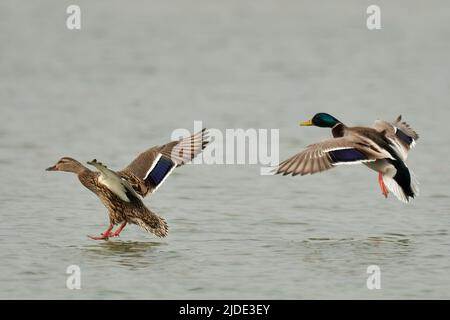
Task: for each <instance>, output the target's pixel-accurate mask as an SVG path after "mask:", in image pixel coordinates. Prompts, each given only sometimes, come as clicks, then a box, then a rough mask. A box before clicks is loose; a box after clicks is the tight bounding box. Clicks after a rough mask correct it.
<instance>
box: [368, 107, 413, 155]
mask: <svg viewBox="0 0 450 320" xmlns="http://www.w3.org/2000/svg"><path fill="white" fill-rule="evenodd" d="M372 127H373V128H374V129H375V130H377V131H379V132H384V134H385V136H386V138H387V139H388V140H389V142H390V144H391V145H392V146H393V147H394V148H395V150H396V151H397V154H398V155H399V156H400V158H401V159H402V160H403V161H405V160H406V159H407V158H408V153H409V151H410V150H411V148H413V147H414V146H415V145H416V141H417V140H418V139H419V135H418V134H417V132H415V131H414V130H413V129H412V128H411V127H410V125H409V124H408V123H406V122H405V121H402V116H401V115H400V116H398V117H397V119H396V120H395V121H393V122H387V121H384V120H376V121H375V122H374V124H373V126H372Z"/></svg>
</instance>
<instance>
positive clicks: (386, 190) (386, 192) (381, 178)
mask: <svg viewBox="0 0 450 320" xmlns="http://www.w3.org/2000/svg"><path fill="white" fill-rule="evenodd" d="M378 183H379V184H380V188H381V193H382V194H383V195H384V197H385V198H387V196H388V193H389V191H388V189H387V188H386V185H385V184H384V181H383V175H382V174H381V172H378Z"/></svg>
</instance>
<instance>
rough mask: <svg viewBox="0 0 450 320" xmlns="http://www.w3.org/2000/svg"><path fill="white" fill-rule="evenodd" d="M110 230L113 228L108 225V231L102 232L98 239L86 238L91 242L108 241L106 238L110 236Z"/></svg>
mask: <svg viewBox="0 0 450 320" xmlns="http://www.w3.org/2000/svg"><path fill="white" fill-rule="evenodd" d="M112 228H113V225H112V224H110V225H109V227H108V229H106V230H105V232H103V233H102V234H101V235H100V236H99V237H93V236H88V237H89V238H91V239H93V240H108V238H109V237H110V236H111V230H112Z"/></svg>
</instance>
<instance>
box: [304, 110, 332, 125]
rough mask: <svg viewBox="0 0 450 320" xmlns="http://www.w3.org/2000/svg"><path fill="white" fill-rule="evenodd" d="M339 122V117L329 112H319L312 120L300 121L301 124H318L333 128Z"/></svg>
mask: <svg viewBox="0 0 450 320" xmlns="http://www.w3.org/2000/svg"><path fill="white" fill-rule="evenodd" d="M338 123H341V122H340V121H339V120H338V119H336V118H335V117H333V116H332V115H329V114H328V113H323V112H320V113H317V114H316V115H315V116H314V117H313V118H312V119H311V120H307V121H303V122H300V125H301V126H316V127H321V128H333V127H334V126H335V125H337V124H338Z"/></svg>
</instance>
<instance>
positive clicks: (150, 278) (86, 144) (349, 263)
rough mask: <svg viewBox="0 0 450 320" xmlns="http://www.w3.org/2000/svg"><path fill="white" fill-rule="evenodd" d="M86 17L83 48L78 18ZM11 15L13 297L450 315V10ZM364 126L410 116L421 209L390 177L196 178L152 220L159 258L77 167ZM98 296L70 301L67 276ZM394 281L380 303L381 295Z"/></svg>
mask: <svg viewBox="0 0 450 320" xmlns="http://www.w3.org/2000/svg"><path fill="white" fill-rule="evenodd" d="M73 3H76V4H78V5H80V6H81V10H82V29H81V30H80V31H70V30H67V28H66V26H65V20H66V17H67V14H66V13H65V11H66V7H67V6H68V5H69V4H73ZM373 3H374V2H373V1H356V0H355V1H339V2H338V1H320V2H318V1H287V0H282V1H242V0H239V1H238V0H233V1H207V0H202V1H181V0H178V1H143V0H142V1H85V0H77V1H16V0H14V1H13V0H3V1H2V2H1V3H0V30H1V32H0V48H1V50H0V116H1V117H0V119H1V126H0V173H1V178H2V183H1V184H0V215H1V216H0V217H1V223H0V243H1V250H0V261H1V264H0V281H1V282H0V298H13V299H16V298H33V299H34V298H44V299H45V298H62V299H67V298H69V299H74V298H81V299H87V298H100V299H102V298H133V299H147V298H160V299H166V298H177V299H184V298H290V299H298V298H312V299H317V298H369V299H372V298H373V299H378V298H450V295H449V292H450V290H449V289H450V277H449V273H450V260H449V257H448V252H449V251H450V246H449V241H450V236H449V231H448V229H449V204H450V203H449V195H448V185H449V182H450V181H449V165H448V157H449V152H448V136H449V128H448V127H449V124H448V119H449V116H450V112H449V110H448V100H449V94H448V92H449V89H450V88H449V79H450V77H449V67H448V66H449V57H450V52H449V51H450V50H449V49H450V42H449V39H450V28H449V27H450V25H449V22H448V13H449V10H450V5H449V3H448V1H411V0H408V1H406V0H404V1H395V3H394V2H393V1H376V4H378V5H380V7H381V10H382V30H379V31H369V30H367V28H366V25H365V20H366V16H367V15H366V13H365V12H366V8H367V6H368V5H369V4H373ZM319 111H325V112H329V113H331V114H333V115H335V116H336V117H338V118H339V119H341V120H342V121H344V122H345V123H347V124H349V125H369V124H371V123H372V122H373V120H375V119H377V118H382V119H386V120H392V119H394V118H395V117H396V116H397V115H398V114H403V116H404V119H405V120H407V121H408V122H409V123H410V124H411V125H412V126H413V127H414V129H416V130H417V131H418V132H419V134H421V139H420V140H419V141H418V145H417V148H416V149H415V150H413V152H411V155H410V158H409V159H408V164H409V166H410V168H411V169H412V170H413V171H414V172H415V173H416V175H417V176H418V178H419V180H420V182H421V196H420V197H419V198H417V199H416V200H414V201H412V203H410V204H409V205H405V204H403V203H401V202H399V201H397V200H396V199H395V198H393V196H390V198H389V199H387V200H385V199H384V198H383V197H382V196H381V194H380V190H379V188H378V184H377V176H376V173H375V172H372V171H369V170H368V169H367V168H365V167H363V166H359V167H358V166H354V167H351V168H350V167H342V168H339V169H335V170H331V171H329V172H327V173H324V174H319V175H314V176H307V177H295V178H292V177H279V176H276V177H267V176H260V175H259V166H257V165H253V166H249V165H248V166H244V165H241V166H237V165H236V166H233V165H228V166H218V165H216V166H206V165H203V166H185V167H183V168H180V169H178V170H176V172H174V173H173V176H171V177H170V178H169V179H168V180H167V181H166V183H165V184H164V185H163V186H162V187H161V188H160V189H159V190H158V192H157V193H156V194H154V195H153V196H152V197H151V198H148V199H146V200H145V203H146V204H147V205H148V206H149V207H150V208H152V209H153V210H154V211H156V212H158V213H159V214H161V215H162V216H164V217H165V218H166V219H167V221H168V223H169V225H170V235H169V237H168V238H167V239H163V240H159V239H156V238H155V237H154V236H152V235H149V234H146V233H144V232H143V231H141V230H140V229H138V228H137V227H134V226H131V227H127V228H126V229H125V230H124V232H123V233H122V237H121V238H120V239H115V240H114V241H112V242H109V243H105V242H95V241H92V240H89V239H88V238H86V236H85V235H86V234H96V233H98V232H100V231H103V229H104V228H105V227H106V225H107V222H108V220H107V214H106V209H105V208H104V207H103V206H102V205H101V204H100V202H99V201H98V200H97V199H96V198H95V196H94V195H93V194H91V193H89V192H88V191H87V190H85V189H84V188H83V187H82V186H81V185H80V184H79V182H78V180H77V179H76V177H75V176H72V175H69V174H55V173H48V172H44V168H46V167H48V166H49V165H52V164H54V163H55V162H56V161H57V160H58V159H59V158H60V157H61V156H72V157H75V158H76V159H79V160H80V161H83V162H84V161H87V160H91V159H93V158H97V159H100V160H101V161H104V162H105V163H107V164H108V165H109V166H110V167H111V168H115V169H120V168H122V167H123V166H125V165H126V164H127V163H128V162H129V161H130V160H131V159H132V158H133V156H134V155H136V154H137V153H139V152H140V151H142V150H144V149H145V148H147V147H150V146H152V145H155V144H161V143H165V142H167V141H168V140H169V139H170V134H171V133H172V131H173V130H174V129H176V128H188V129H191V130H192V126H193V121H194V120H202V121H203V123H204V125H205V126H207V127H213V128H219V129H225V128H238V127H241V128H268V129H270V128H279V129H280V153H281V158H286V157H288V156H290V155H292V154H294V153H296V152H297V151H299V150H301V148H303V147H304V146H305V145H307V144H310V143H312V142H315V141H319V140H321V139H325V138H328V137H329V136H330V133H329V131H328V130H323V129H318V128H300V127H298V121H299V120H305V119H309V118H310V117H311V116H312V115H313V114H314V113H316V112H319ZM71 264H77V265H79V266H80V267H81V272H82V290H73V291H71V290H68V289H66V288H65V282H66V276H67V275H66V274H65V270H66V268H67V266H69V265H71ZM370 264H376V265H379V266H380V267H381V272H382V283H381V285H382V289H381V290H372V291H370V290H368V289H367V288H366V278H367V274H366V268H367V266H368V265H370Z"/></svg>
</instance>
